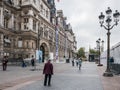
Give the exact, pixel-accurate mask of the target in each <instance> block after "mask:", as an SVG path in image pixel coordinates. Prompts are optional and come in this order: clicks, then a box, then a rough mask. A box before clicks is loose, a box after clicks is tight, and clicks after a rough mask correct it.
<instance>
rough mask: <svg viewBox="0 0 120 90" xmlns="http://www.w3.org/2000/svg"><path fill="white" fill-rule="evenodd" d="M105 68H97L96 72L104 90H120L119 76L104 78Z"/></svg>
mask: <svg viewBox="0 0 120 90" xmlns="http://www.w3.org/2000/svg"><path fill="white" fill-rule="evenodd" d="M105 70H106V67H104V66H103V67H98V72H99V75H100V78H101V80H102V85H103V88H104V90H120V75H114V76H113V77H104V76H103V73H104V72H105Z"/></svg>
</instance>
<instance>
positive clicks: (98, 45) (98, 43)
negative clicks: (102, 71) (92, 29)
mask: <svg viewBox="0 0 120 90" xmlns="http://www.w3.org/2000/svg"><path fill="white" fill-rule="evenodd" d="M101 42H102V43H104V41H103V40H102V41H101V39H100V38H99V39H98V40H97V41H96V43H97V49H98V52H99V59H98V65H97V66H103V64H101V63H100V55H101V52H102V51H101V46H100V43H101Z"/></svg>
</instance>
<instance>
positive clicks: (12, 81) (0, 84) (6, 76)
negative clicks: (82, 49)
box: [0, 63, 68, 90]
mask: <svg viewBox="0 0 120 90" xmlns="http://www.w3.org/2000/svg"><path fill="white" fill-rule="evenodd" d="M43 65H44V64H43V63H41V64H38V65H37V67H36V70H35V71H31V69H32V68H31V67H26V68H22V67H20V66H8V68H7V71H2V66H0V90H3V89H7V88H10V87H13V86H16V85H19V84H21V83H27V82H30V81H37V80H41V79H42V78H43V77H42V76H43V75H42V70H43ZM67 65H68V64H66V63H63V64H60V63H54V66H55V67H56V68H55V72H61V71H62V70H64V69H66V67H67ZM61 66H62V67H61ZM12 90H15V89H12Z"/></svg>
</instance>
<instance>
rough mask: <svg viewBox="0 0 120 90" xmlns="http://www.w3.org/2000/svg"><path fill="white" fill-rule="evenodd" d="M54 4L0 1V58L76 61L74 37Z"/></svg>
mask: <svg viewBox="0 0 120 90" xmlns="http://www.w3.org/2000/svg"><path fill="white" fill-rule="evenodd" d="M66 19H67V18H66V17H64V14H63V11H62V10H56V7H55V1H54V0H0V58H3V57H4V56H8V58H11V59H16V58H19V57H22V58H31V57H32V56H35V54H36V50H41V51H42V62H44V60H46V59H48V58H49V57H50V53H52V55H53V60H54V61H55V60H58V61H60V60H64V59H67V58H70V59H71V58H74V57H76V54H75V53H76V49H77V48H76V44H77V42H76V37H75V35H74V33H73V30H72V27H71V25H70V24H67V23H66Z"/></svg>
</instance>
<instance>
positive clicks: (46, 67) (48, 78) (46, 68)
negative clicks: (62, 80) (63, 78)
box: [43, 60, 53, 86]
mask: <svg viewBox="0 0 120 90" xmlns="http://www.w3.org/2000/svg"><path fill="white" fill-rule="evenodd" d="M43 74H45V78H44V86H46V84H47V83H48V86H51V77H52V75H53V65H52V63H51V60H48V62H47V63H45V65H44V69H43Z"/></svg>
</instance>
